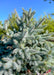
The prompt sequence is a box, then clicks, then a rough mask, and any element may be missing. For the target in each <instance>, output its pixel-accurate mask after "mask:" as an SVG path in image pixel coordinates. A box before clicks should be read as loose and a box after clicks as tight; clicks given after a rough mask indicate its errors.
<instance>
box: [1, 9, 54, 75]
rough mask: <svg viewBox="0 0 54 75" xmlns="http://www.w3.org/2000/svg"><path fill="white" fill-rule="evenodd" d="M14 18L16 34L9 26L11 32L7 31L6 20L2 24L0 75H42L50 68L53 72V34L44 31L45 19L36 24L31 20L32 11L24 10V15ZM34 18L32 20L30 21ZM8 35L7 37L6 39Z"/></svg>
mask: <svg viewBox="0 0 54 75" xmlns="http://www.w3.org/2000/svg"><path fill="white" fill-rule="evenodd" d="M15 14H16V16H17V18H16V23H17V26H18V27H19V30H18V32H17V31H16V29H15V28H14V27H13V26H12V25H11V27H12V28H13V30H11V29H8V25H9V20H8V22H7V23H5V24H4V25H5V26H4V27H5V28H4V27H3V28H4V30H6V34H5V35H6V36H5V37H4V38H3V39H2V41H0V46H1V49H0V55H1V56H0V58H1V60H0V74H1V75H26V74H27V75H29V74H31V75H32V74H35V75H40V74H41V75H42V74H44V73H45V72H46V71H47V70H49V69H51V75H53V70H54V59H53V58H54V56H53V55H54V44H53V43H52V42H51V41H50V40H52V39H53V40H54V38H53V37H51V35H54V33H48V31H46V33H43V32H44V27H46V26H47V25H42V23H43V22H44V21H45V17H44V18H43V19H42V20H41V21H40V22H36V21H35V19H33V16H34V14H35V11H33V12H32V11H31V9H29V11H26V10H24V9H23V16H22V17H21V18H20V17H19V16H18V14H17V12H16V10H15ZM32 19H33V20H32ZM7 36H9V37H10V38H7Z"/></svg>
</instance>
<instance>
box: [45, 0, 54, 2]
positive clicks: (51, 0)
mask: <svg viewBox="0 0 54 75" xmlns="http://www.w3.org/2000/svg"><path fill="white" fill-rule="evenodd" d="M44 1H49V3H51V2H53V1H54V0H44Z"/></svg>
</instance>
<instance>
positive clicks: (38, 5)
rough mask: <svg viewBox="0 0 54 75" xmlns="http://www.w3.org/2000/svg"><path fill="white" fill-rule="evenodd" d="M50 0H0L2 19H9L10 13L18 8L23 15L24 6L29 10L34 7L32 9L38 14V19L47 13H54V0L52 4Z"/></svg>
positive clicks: (0, 15) (0, 18)
mask: <svg viewBox="0 0 54 75" xmlns="http://www.w3.org/2000/svg"><path fill="white" fill-rule="evenodd" d="M48 1H49V0H48ZM48 1H46V2H44V0H0V21H2V22H4V21H5V20H6V19H8V16H9V14H11V13H12V12H14V9H16V10H17V12H18V14H19V16H22V8H24V9H25V10H29V8H32V11H33V10H35V11H36V14H35V15H34V17H35V18H36V20H38V19H39V18H40V16H42V17H43V16H44V15H45V14H46V15H47V14H50V13H54V2H52V3H51V4H49V3H48Z"/></svg>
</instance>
